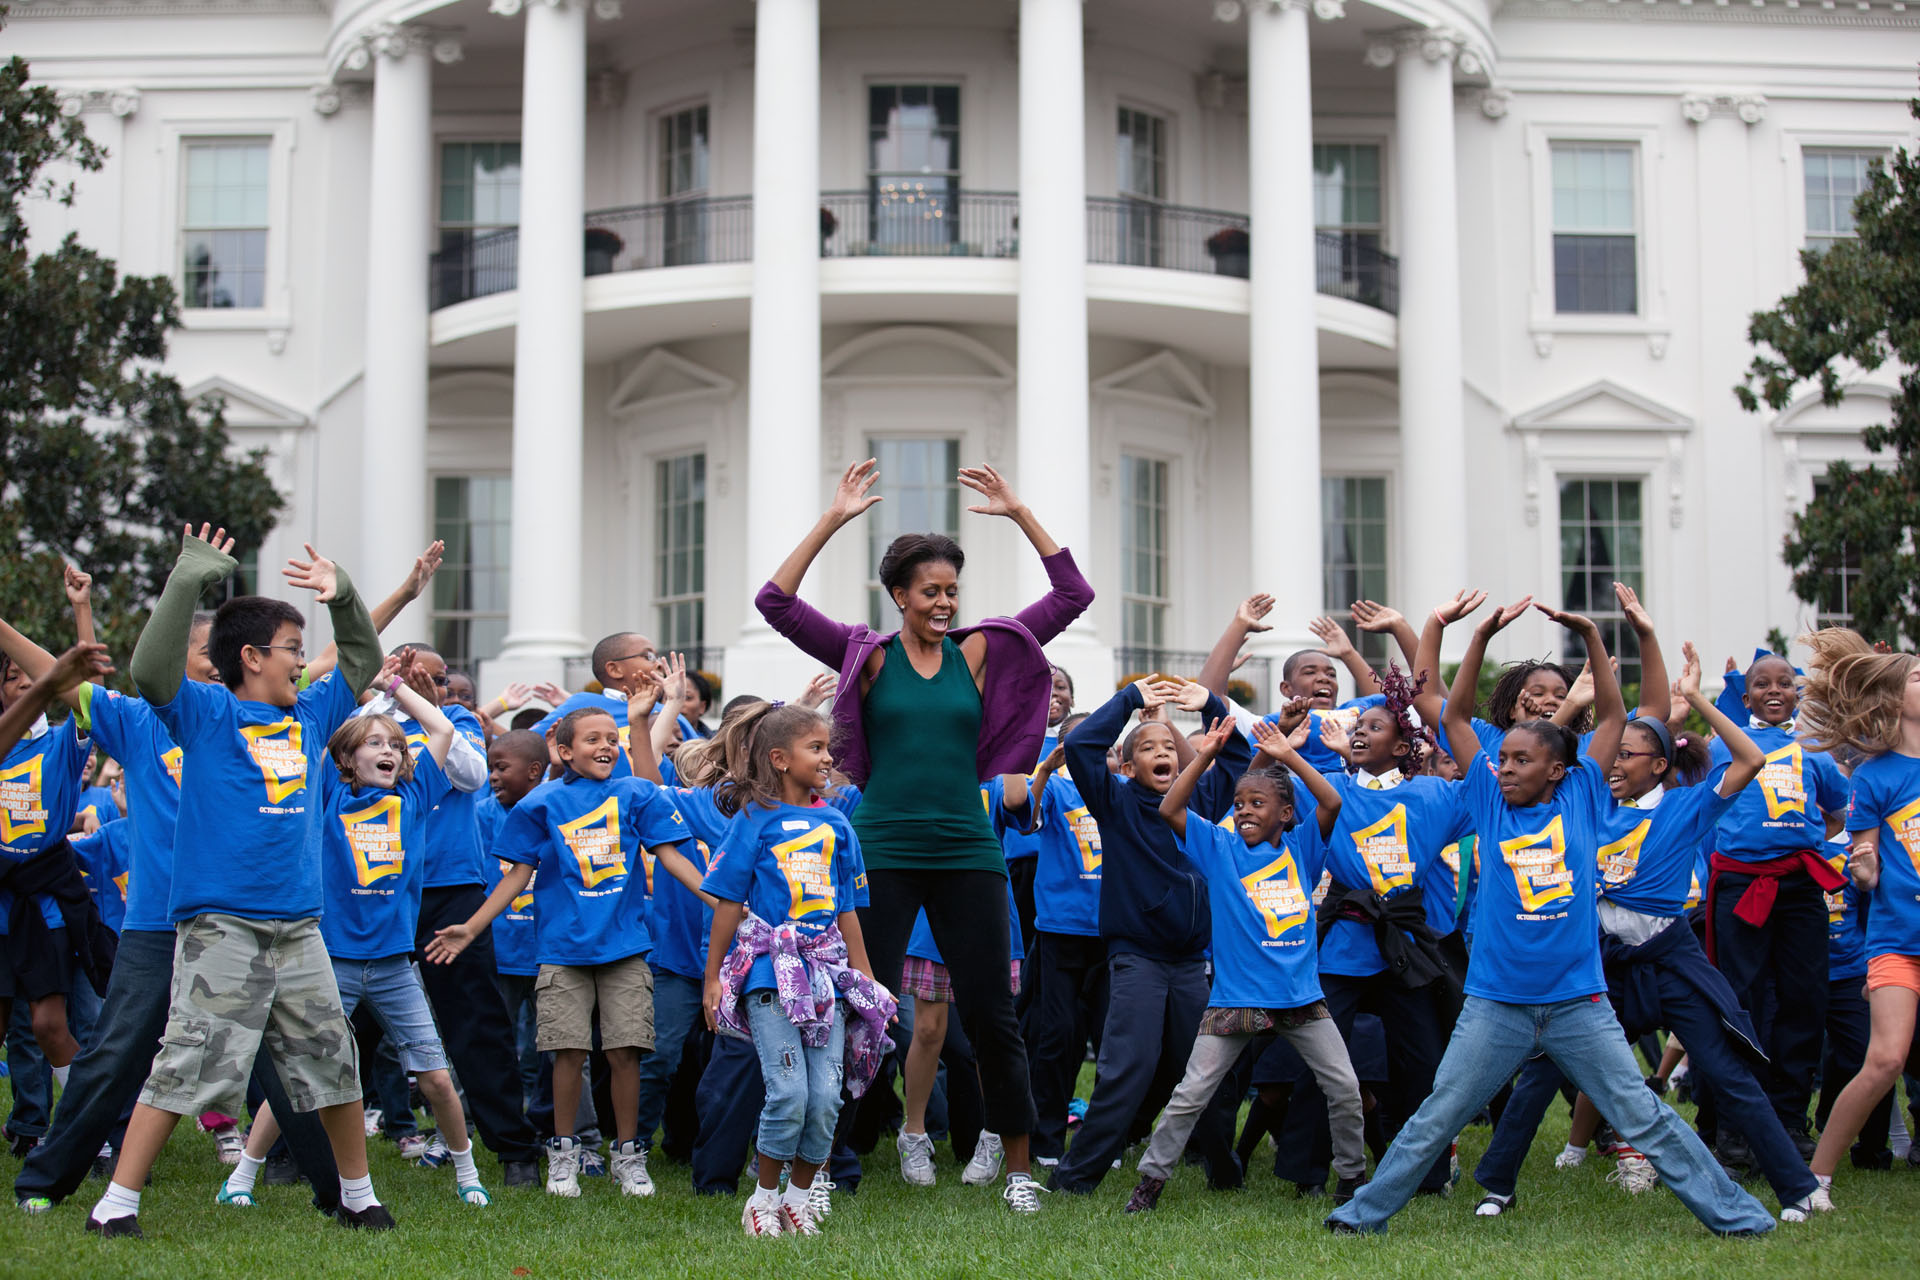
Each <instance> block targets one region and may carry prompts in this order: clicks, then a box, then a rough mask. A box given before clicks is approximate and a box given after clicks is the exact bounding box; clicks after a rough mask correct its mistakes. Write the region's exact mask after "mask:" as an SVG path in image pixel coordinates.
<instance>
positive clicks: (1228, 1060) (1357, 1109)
mask: <svg viewBox="0 0 1920 1280" xmlns="http://www.w3.org/2000/svg"><path fill="white" fill-rule="evenodd" d="M1276 1034H1278V1035H1282V1036H1285V1037H1286V1040H1287V1043H1288V1044H1290V1045H1292V1046H1293V1048H1294V1051H1295V1052H1296V1053H1298V1054H1299V1055H1300V1057H1301V1059H1302V1060H1303V1061H1305V1062H1306V1064H1307V1069H1308V1070H1309V1071H1311V1072H1313V1077H1314V1079H1315V1080H1317V1081H1318V1082H1319V1084H1320V1092H1321V1093H1323V1094H1325V1095H1326V1098H1327V1123H1328V1126H1329V1127H1330V1128H1331V1129H1332V1131H1333V1171H1334V1173H1335V1174H1336V1175H1337V1176H1339V1177H1341V1178H1358V1177H1360V1176H1362V1175H1363V1174H1365V1173H1366V1171H1367V1162H1366V1148H1365V1144H1364V1139H1363V1136H1362V1128H1363V1125H1364V1124H1365V1120H1364V1117H1363V1115H1362V1112H1361V1106H1360V1079H1359V1077H1358V1076H1356V1075H1354V1074H1353V1060H1352V1059H1351V1058H1349V1057H1348V1056H1347V1045H1346V1042H1345V1041H1344V1040H1342V1039H1341V1038H1340V1030H1339V1028H1337V1027H1335V1026H1334V1025H1333V1019H1332V1018H1315V1019H1314V1020H1313V1021H1311V1022H1307V1023H1302V1024H1301V1025H1300V1026H1297V1027H1280V1028H1278V1029H1277V1031H1276ZM1253 1038H1254V1037H1253V1035H1252V1033H1247V1034H1245V1035H1233V1036H1209V1035H1202V1036H1198V1037H1196V1038H1195V1039H1194V1042H1193V1054H1192V1056H1191V1057H1189V1058H1188V1059H1187V1074H1186V1075H1185V1076H1183V1077H1182V1078H1181V1080H1180V1084H1179V1087H1178V1088H1176V1089H1175V1090H1174V1091H1173V1097H1172V1098H1170V1099H1168V1101H1167V1109H1166V1110H1165V1111H1163V1112H1161V1113H1160V1123H1158V1124H1156V1125H1155V1126H1154V1127H1153V1140H1152V1141H1151V1142H1149V1143H1147V1154H1146V1155H1144V1156H1141V1157H1140V1174H1141V1176H1142V1177H1146V1178H1163V1179H1164V1178H1167V1177H1169V1176H1171V1175H1172V1173H1173V1170H1174V1167H1175V1166H1176V1165H1178V1164H1179V1163H1180V1153H1181V1152H1183V1151H1185V1150H1186V1149H1187V1139H1188V1138H1189V1137H1191V1136H1192V1135H1193V1126H1194V1125H1196V1124H1198V1123H1199V1121H1200V1113H1201V1112H1203V1111H1205V1110H1206V1109H1207V1103H1209V1102H1211V1101H1212V1100H1213V1095H1214V1091H1215V1090H1216V1089H1218V1088H1219V1087H1220V1081H1221V1080H1223V1079H1225V1078H1226V1075H1227V1072H1229V1071H1231V1070H1233V1064H1234V1063H1235V1062H1237V1061H1238V1060H1239V1058H1240V1051H1241V1050H1242V1049H1244V1048H1246V1046H1247V1043H1248V1042H1249V1041H1251V1040H1252V1039H1253Z"/></svg>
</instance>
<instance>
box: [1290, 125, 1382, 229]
mask: <svg viewBox="0 0 1920 1280" xmlns="http://www.w3.org/2000/svg"><path fill="white" fill-rule="evenodd" d="M1310 147H1373V148H1374V149H1376V150H1377V151H1379V153H1380V222H1379V226H1378V231H1379V233H1380V252H1382V253H1392V252H1393V241H1394V234H1393V211H1394V205H1393V182H1392V179H1393V174H1392V172H1391V168H1392V164H1393V140H1392V139H1391V138H1389V137H1388V136H1387V135H1386V134H1382V133H1331V134H1323V133H1319V132H1315V133H1314V135H1313V141H1312V143H1311V144H1310ZM1307 154H1308V156H1309V159H1311V156H1312V154H1313V153H1312V151H1311V149H1309V151H1308V153H1307ZM1308 182H1309V183H1311V182H1312V175H1311V174H1309V175H1308ZM1313 229H1314V230H1315V231H1319V230H1321V227H1320V225H1319V223H1318V222H1315V224H1314V228H1313ZM1327 230H1332V231H1339V230H1344V228H1340V227H1330V228H1327Z"/></svg>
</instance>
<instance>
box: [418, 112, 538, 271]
mask: <svg viewBox="0 0 1920 1280" xmlns="http://www.w3.org/2000/svg"><path fill="white" fill-rule="evenodd" d="M519 225H520V144H519V143H517V142H446V143H442V144H441V146H440V228H439V230H440V254H439V258H438V261H439V263H440V272H441V273H442V275H443V277H444V278H443V279H441V280H437V281H436V287H438V288H440V289H441V290H442V294H443V297H445V298H448V299H451V298H453V297H461V298H471V297H479V296H481V295H483V294H489V293H499V292H501V291H502V290H506V289H511V288H513V287H514V284H515V280H516V271H517V267H518V264H519V255H518V253H517V249H518V247H519V246H518V245H517V244H515V243H513V237H511V236H505V235H502V234H501V233H502V232H505V231H511V230H512V229H513V228H515V227H517V226H519ZM440 300H441V299H438V298H437V299H436V300H435V301H436V303H438V302H439V301H440Z"/></svg>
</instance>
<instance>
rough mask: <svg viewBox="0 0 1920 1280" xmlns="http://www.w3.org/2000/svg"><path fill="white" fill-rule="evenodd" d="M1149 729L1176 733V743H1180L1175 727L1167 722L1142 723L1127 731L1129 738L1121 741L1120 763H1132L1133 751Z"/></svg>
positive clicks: (1150, 721) (1152, 721)
mask: <svg viewBox="0 0 1920 1280" xmlns="http://www.w3.org/2000/svg"><path fill="white" fill-rule="evenodd" d="M1149 729H1165V730H1166V731H1167V732H1168V733H1174V734H1175V735H1176V736H1175V739H1174V740H1175V742H1176V743H1177V742H1178V741H1179V738H1178V735H1177V733H1176V731H1175V729H1174V727H1173V726H1172V725H1170V724H1168V723H1167V722H1166V721H1164V720H1146V721H1142V722H1141V723H1139V724H1136V725H1135V726H1133V728H1131V729H1129V730H1127V736H1126V737H1124V738H1122V739H1120V761H1121V763H1122V764H1130V763H1132V761H1133V749H1134V747H1135V746H1136V745H1137V744H1138V743H1139V740H1140V735H1141V734H1143V733H1145V732H1146V731H1147V730H1149Z"/></svg>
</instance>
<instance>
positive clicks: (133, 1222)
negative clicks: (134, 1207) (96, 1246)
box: [87, 1213, 147, 1240]
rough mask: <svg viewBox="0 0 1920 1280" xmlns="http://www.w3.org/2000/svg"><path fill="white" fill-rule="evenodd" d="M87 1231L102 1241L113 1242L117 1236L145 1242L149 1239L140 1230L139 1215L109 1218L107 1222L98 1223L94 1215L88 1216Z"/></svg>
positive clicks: (130, 1214)
mask: <svg viewBox="0 0 1920 1280" xmlns="http://www.w3.org/2000/svg"><path fill="white" fill-rule="evenodd" d="M87 1230H89V1231H91V1232H93V1234H95V1235H97V1236H99V1237H100V1238H101V1239H102V1240H111V1239H113V1238H114V1237H116V1236H131V1237H132V1238H133V1239H135V1240H144V1239H146V1238H147V1237H146V1235H145V1234H144V1233H143V1232H142V1231H141V1230H140V1215H139V1214H137V1213H129V1214H124V1215H122V1216H121V1217H118V1218H108V1219H107V1220H106V1221H105V1222H98V1221H96V1220H95V1219H94V1216H93V1215H92V1214H88V1215H87Z"/></svg>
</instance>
